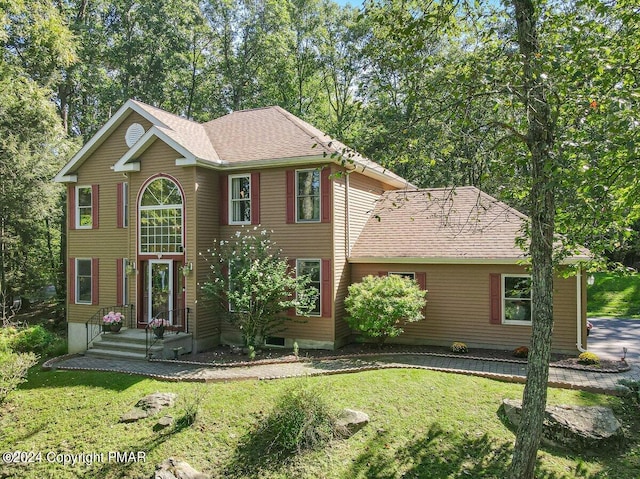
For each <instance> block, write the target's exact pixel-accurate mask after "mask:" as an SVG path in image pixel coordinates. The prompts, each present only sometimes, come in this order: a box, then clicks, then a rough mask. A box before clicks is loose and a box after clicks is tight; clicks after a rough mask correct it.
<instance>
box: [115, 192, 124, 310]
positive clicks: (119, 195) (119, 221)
mask: <svg viewBox="0 0 640 479" xmlns="http://www.w3.org/2000/svg"><path fill="white" fill-rule="evenodd" d="M123 191H124V187H123V186H122V183H118V184H117V185H116V227H117V228H123V227H124V216H123V203H122V201H123V199H124V198H123V194H124V193H123ZM118 304H120V303H118Z"/></svg>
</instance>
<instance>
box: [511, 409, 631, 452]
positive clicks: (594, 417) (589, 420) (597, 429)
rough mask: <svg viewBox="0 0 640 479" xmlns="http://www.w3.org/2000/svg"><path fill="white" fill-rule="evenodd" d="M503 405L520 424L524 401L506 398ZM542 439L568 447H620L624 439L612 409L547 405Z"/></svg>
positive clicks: (513, 423)
mask: <svg viewBox="0 0 640 479" xmlns="http://www.w3.org/2000/svg"><path fill="white" fill-rule="evenodd" d="M502 408H503V411H504V413H505V415H506V416H507V419H508V420H509V422H510V423H511V424H512V425H513V426H515V427H518V425H519V424H520V418H521V413H522V403H521V401H515V400H511V399H504V400H503V401H502ZM542 435H543V442H545V443H546V444H551V445H555V446H561V447H565V448H580V449H603V448H617V447H619V446H620V444H621V443H622V441H623V440H624V435H623V432H622V426H621V425H620V422H619V421H618V420H617V419H616V417H615V416H614V415H613V411H612V410H611V409H610V408H608V407H602V406H547V409H546V411H545V415H544V425H543V432H542Z"/></svg>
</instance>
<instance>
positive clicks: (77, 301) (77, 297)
mask: <svg viewBox="0 0 640 479" xmlns="http://www.w3.org/2000/svg"><path fill="white" fill-rule="evenodd" d="M79 261H88V262H89V267H90V268H91V273H90V274H89V281H90V284H91V295H90V297H89V301H80V282H79V281H78V279H79V275H78V272H79V271H80V268H78V262H79ZM75 267H76V270H75V278H74V288H75V304H93V259H92V258H76V265H75Z"/></svg>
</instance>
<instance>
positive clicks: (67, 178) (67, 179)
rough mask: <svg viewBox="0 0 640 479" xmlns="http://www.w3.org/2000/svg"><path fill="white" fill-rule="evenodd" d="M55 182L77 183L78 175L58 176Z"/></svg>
mask: <svg viewBox="0 0 640 479" xmlns="http://www.w3.org/2000/svg"><path fill="white" fill-rule="evenodd" d="M54 181H55V182H56V183H77V182H78V175H65V176H60V175H57V176H56V177H55V179H54Z"/></svg>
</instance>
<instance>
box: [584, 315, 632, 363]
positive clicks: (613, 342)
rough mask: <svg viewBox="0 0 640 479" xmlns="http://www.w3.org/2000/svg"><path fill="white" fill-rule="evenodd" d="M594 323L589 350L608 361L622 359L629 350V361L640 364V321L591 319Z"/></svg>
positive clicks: (588, 342) (589, 338) (589, 339)
mask: <svg viewBox="0 0 640 479" xmlns="http://www.w3.org/2000/svg"><path fill="white" fill-rule="evenodd" d="M589 321H591V323H593V329H592V330H591V334H590V335H589V337H588V338H587V345H588V347H587V349H588V350H589V351H592V352H594V353H596V354H597V355H599V356H600V357H602V358H607V359H620V358H621V357H622V355H623V352H622V348H624V347H626V348H627V359H629V360H630V361H631V362H632V363H635V364H638V363H640V319H607V318H589Z"/></svg>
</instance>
